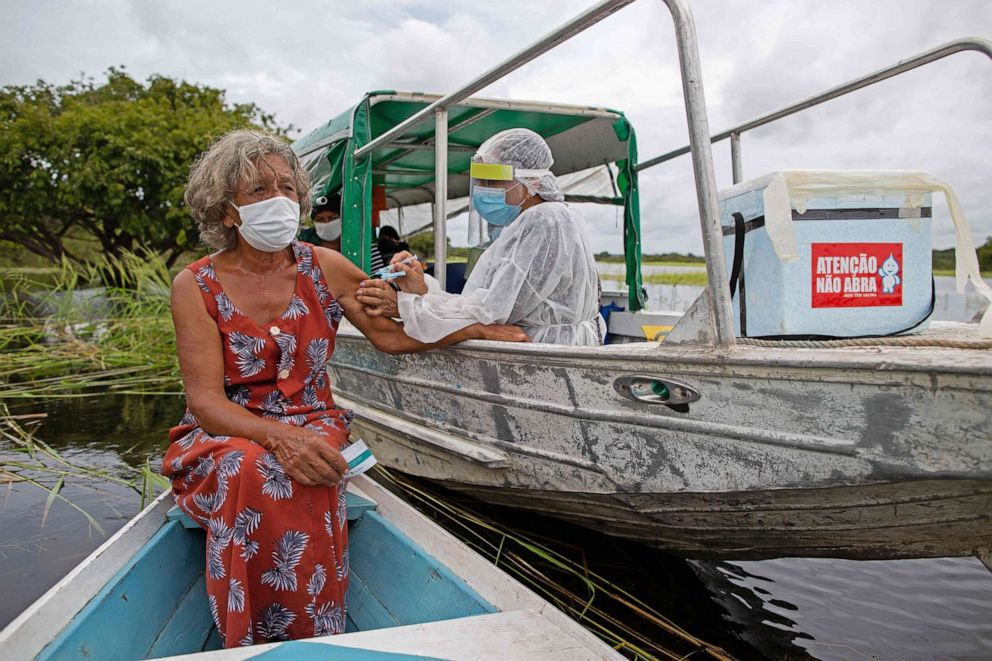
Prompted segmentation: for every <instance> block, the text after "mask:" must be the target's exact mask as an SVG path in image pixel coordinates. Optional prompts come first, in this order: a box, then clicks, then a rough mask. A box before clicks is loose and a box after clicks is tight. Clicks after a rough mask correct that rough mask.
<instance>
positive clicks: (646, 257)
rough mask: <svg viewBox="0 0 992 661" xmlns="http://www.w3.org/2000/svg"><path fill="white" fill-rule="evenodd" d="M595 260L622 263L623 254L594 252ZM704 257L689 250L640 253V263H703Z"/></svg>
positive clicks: (681, 264) (606, 262)
mask: <svg viewBox="0 0 992 661" xmlns="http://www.w3.org/2000/svg"><path fill="white" fill-rule="evenodd" d="M596 261H597V262H603V263H605V264H623V263H624V257H623V255H614V254H612V253H609V252H606V251H604V252H599V253H596ZM705 263H706V258H705V257H700V256H698V255H693V254H692V253H691V252H690V253H688V254H684V255H683V254H682V253H679V252H663V253H645V254H643V255H641V264H665V265H679V266H685V265H687V264H705Z"/></svg>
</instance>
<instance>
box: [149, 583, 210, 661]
mask: <svg viewBox="0 0 992 661" xmlns="http://www.w3.org/2000/svg"><path fill="white" fill-rule="evenodd" d="M206 594H207V577H206V574H204V573H201V574H200V578H198V579H197V580H196V582H195V583H193V585H191V586H190V588H189V590H187V591H186V594H185V595H184V596H183V598H182V601H180V602H179V605H178V606H177V607H176V612H175V613H173V614H172V618H171V619H169V621H168V622H167V623H166V625H165V628H164V629H162V633H160V634H159V636H158V638H157V639H156V640H155V642H154V643H153V644H152V647H151V649H150V650H148V652H147V653H146V654H145V656H146V657H147V658H149V659H155V658H158V657H161V656H173V655H176V654H189V653H192V652H199V651H200V650H202V649H203V647H204V645H205V644H206V642H207V638H208V637H209V636H210V631H211V629H213V628H214V626H213V625H214V621H213V617H211V615H210V606H209V604H208V602H207V599H206Z"/></svg>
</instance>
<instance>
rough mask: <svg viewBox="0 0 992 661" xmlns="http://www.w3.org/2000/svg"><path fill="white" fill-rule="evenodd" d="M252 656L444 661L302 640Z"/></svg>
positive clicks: (268, 660) (280, 660)
mask: <svg viewBox="0 0 992 661" xmlns="http://www.w3.org/2000/svg"><path fill="white" fill-rule="evenodd" d="M252 658H254V659H261V660H262V661H327V660H328V659H333V660H334V661H444V660H443V659H438V658H437V657H434V656H421V655H419V654H418V655H416V656H413V655H410V654H397V653H395V652H378V651H376V650H363V649H357V648H354V647H340V646H338V645H324V644H321V643H310V642H306V641H303V640H293V641H290V642H287V643H283V644H282V645H279V646H277V647H275V648H273V649H271V650H268V651H266V652H262V653H261V654H259V655H258V656H255V657H252Z"/></svg>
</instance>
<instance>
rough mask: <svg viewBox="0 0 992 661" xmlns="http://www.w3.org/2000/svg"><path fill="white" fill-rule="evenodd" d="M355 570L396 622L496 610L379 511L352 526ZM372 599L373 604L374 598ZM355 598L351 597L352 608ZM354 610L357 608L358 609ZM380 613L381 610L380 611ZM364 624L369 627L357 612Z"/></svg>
mask: <svg viewBox="0 0 992 661" xmlns="http://www.w3.org/2000/svg"><path fill="white" fill-rule="evenodd" d="M349 544H350V546H351V552H350V558H351V575H352V577H353V578H357V579H358V581H359V582H360V583H361V584H362V586H363V587H364V588H367V590H368V591H369V592H370V593H371V596H372V597H374V599H375V600H376V601H377V602H378V603H380V604H387V605H388V609H387V610H388V614H389V617H390V619H391V620H392V623H391V624H381V625H380V626H396V625H397V624H399V625H406V624H417V623H421V622H430V621H434V620H444V619H449V618H453V617H463V616H465V615H474V614H483V613H492V612H495V610H496V609H495V608H493V606H492V605H490V604H489V603H488V602H487V601H486V600H484V599H483V598H482V597H480V596H479V595H478V594H477V593H476V592H475V591H474V590H472V588H470V587H469V586H468V585H467V584H466V583H465V581H463V580H462V579H461V578H459V577H458V576H456V575H455V574H454V573H452V571H451V570H450V569H448V568H447V567H446V566H444V565H443V564H442V563H440V562H438V561H437V560H436V559H434V558H433V557H432V556H430V555H428V554H427V553H426V552H424V550H423V549H422V548H421V547H420V546H418V545H417V544H415V543H414V542H413V541H411V540H410V539H409V538H408V537H407V536H406V535H404V534H402V532H401V531H399V530H398V529H396V528H395V526H394V525H393V524H392V523H390V522H389V521H387V520H386V519H384V518H383V517H382V516H380V515H379V514H378V513H377V512H366V513H365V516H363V517H362V520H361V521H360V522H358V523H357V524H356V525H355V526H354V527H352V528H351V529H350V530H349ZM365 605H369V607H370V609H371V608H372V606H374V604H365ZM355 607H356V604H354V603H353V602H349V610H352V609H355ZM353 613H354V610H353ZM380 615H381V614H380ZM355 623H356V624H357V625H358V626H359V628H360V629H363V630H365V629H367V628H368V627H367V625H366V624H365V622H362V621H360V620H359V619H358V618H357V617H356V619H355Z"/></svg>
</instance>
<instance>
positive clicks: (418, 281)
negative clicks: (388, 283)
mask: <svg viewBox="0 0 992 661" xmlns="http://www.w3.org/2000/svg"><path fill="white" fill-rule="evenodd" d="M404 259H409V260H410V261H409V262H407V263H402V262H403V260H404ZM389 264H390V266H392V267H393V271H402V272H403V273H406V275H405V276H404V277H402V278H396V279H395V280H393V282H395V283H396V285H397V286H398V287H399V288H400V290H401V291H405V292H406V293H408V294H419V295H421V296H423V295H424V294H426V293H427V283H426V282H425V281H424V267H423V265H421V263H420V260H419V259H417V256H416V255H414V254H412V253H410V252H408V251H406V250H403V251H401V252H398V253H396V254H395V255H393V258H392V259H391V260H389Z"/></svg>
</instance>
